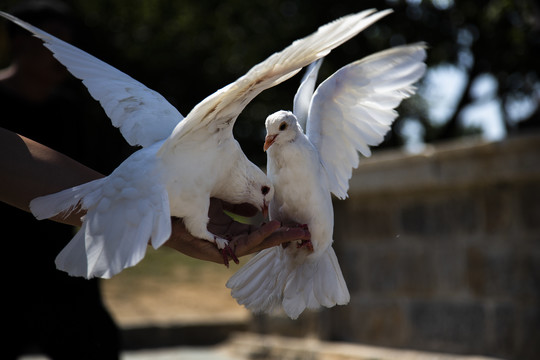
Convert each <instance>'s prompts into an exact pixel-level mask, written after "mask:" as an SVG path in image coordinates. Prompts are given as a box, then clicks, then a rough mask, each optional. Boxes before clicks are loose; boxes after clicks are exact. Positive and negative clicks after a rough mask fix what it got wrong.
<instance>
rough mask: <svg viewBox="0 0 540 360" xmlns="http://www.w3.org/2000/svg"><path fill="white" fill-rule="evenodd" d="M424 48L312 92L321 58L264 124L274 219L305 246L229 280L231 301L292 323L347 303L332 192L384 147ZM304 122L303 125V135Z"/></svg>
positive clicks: (385, 54)
mask: <svg viewBox="0 0 540 360" xmlns="http://www.w3.org/2000/svg"><path fill="white" fill-rule="evenodd" d="M425 57H426V52H425V46H424V45H423V44H414V45H408V46H400V47H395V48H392V49H389V50H386V51H382V52H379V53H376V54H373V55H371V56H368V57H366V58H364V59H362V60H360V61H357V62H354V63H351V64H349V65H347V66H345V67H343V68H341V69H340V70H338V71H337V72H336V73H334V74H333V75H332V76H331V77H329V78H328V79H326V80H325V81H324V82H323V83H321V85H319V87H318V88H317V90H316V91H315V93H314V94H313V89H314V86H315V82H316V78H317V72H318V68H319V66H320V62H321V61H322V59H321V60H318V61H317V62H316V63H314V64H312V65H310V67H309V68H308V69H307V71H306V75H305V76H304V78H303V80H302V83H301V85H300V88H299V90H298V92H297V94H296V96H295V99H294V113H292V112H289V111H279V112H277V113H275V114H272V115H270V116H269V117H268V118H267V119H266V131H267V136H266V142H265V146H264V148H265V149H266V150H267V154H268V177H269V178H270V180H271V181H272V184H273V185H274V189H275V194H274V199H273V200H272V202H271V203H270V218H271V219H276V220H280V221H282V222H283V223H285V224H287V223H300V224H307V226H308V228H309V231H310V233H311V246H312V248H313V249H312V250H311V248H310V245H309V244H306V243H300V244H297V245H296V244H291V245H289V246H287V247H274V248H270V249H266V250H263V251H261V252H260V253H258V254H257V255H256V256H254V257H253V258H252V259H250V260H249V261H248V263H247V264H246V265H245V266H244V267H242V268H241V269H240V270H239V271H238V272H236V273H235V274H234V275H233V276H232V277H231V279H230V280H229V281H228V283H227V286H228V287H229V288H231V289H232V291H231V293H232V295H233V297H235V298H236V299H237V301H238V302H239V303H240V304H243V305H245V306H246V307H247V308H248V309H251V310H252V311H254V312H271V311H273V310H274V309H278V308H280V307H282V308H283V309H284V310H285V312H286V313H287V314H288V316H289V317H291V318H293V319H295V318H297V317H298V316H299V315H300V314H301V313H302V312H303V311H304V310H305V309H306V308H309V309H315V308H318V307H320V306H326V307H332V306H334V305H343V304H347V303H348V302H349V298H350V296H349V292H348V290H347V285H346V284H345V281H344V279H343V275H342V273H341V269H340V267H339V264H338V261H337V258H336V255H335V253H334V250H333V248H332V246H331V245H332V242H333V240H332V233H333V226H334V221H333V220H334V214H333V207H332V199H331V193H333V194H334V195H336V196H337V197H338V198H340V199H343V198H345V197H347V190H348V188H349V179H350V178H351V175H352V169H353V168H355V167H357V166H358V162H359V156H358V151H360V152H361V153H362V154H363V155H364V156H370V154H371V153H370V150H369V146H375V145H378V144H380V143H381V142H382V140H383V139H384V135H385V134H386V133H387V131H388V130H389V129H390V126H391V124H392V122H393V121H394V119H395V118H396V117H397V112H396V111H395V110H394V108H396V107H397V106H398V105H399V103H400V102H401V101H402V100H403V99H404V98H407V97H409V96H410V95H412V94H413V93H414V91H415V88H414V87H413V84H414V83H415V82H416V81H418V80H419V79H420V78H421V77H422V75H423V74H424V72H425V64H424V59H425ZM301 124H305V126H306V133H305V134H304V131H303V127H302V125H301Z"/></svg>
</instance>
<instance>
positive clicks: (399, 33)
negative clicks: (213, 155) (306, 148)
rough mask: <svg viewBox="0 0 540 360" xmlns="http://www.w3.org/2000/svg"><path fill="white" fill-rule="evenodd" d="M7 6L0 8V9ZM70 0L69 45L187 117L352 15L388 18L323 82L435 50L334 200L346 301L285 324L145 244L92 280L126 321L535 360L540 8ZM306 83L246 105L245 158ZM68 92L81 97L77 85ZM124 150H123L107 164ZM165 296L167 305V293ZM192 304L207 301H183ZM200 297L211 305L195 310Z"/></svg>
mask: <svg viewBox="0 0 540 360" xmlns="http://www.w3.org/2000/svg"><path fill="white" fill-rule="evenodd" d="M18 3H20V1H9V0H1V1H0V9H1V10H3V11H9V9H10V8H11V7H12V6H14V5H17V4H18ZM64 3H65V4H68V5H69V6H70V7H71V9H72V11H73V14H74V16H75V18H76V19H77V21H76V25H77V33H76V37H75V40H74V41H73V43H74V44H75V45H76V46H78V47H80V48H81V49H83V50H85V51H87V52H89V53H91V54H93V55H94V56H96V57H98V58H99V59H101V60H103V61H105V62H107V63H109V64H111V65H113V66H115V67H116V68H118V69H119V70H121V71H123V72H125V73H127V74H129V75H130V76H132V77H134V78H135V79H137V80H139V81H140V82H142V83H143V84H145V85H146V86H148V87H149V88H151V89H153V90H156V91H158V92H159V93H161V94H162V95H163V96H164V97H165V98H167V99H168V100H169V101H170V102H171V103H172V104H173V105H175V106H176V107H177V108H178V110H179V111H180V112H181V113H182V114H183V115H187V113H188V112H189V111H190V110H191V109H192V108H193V106H195V105H196V104H197V103H198V102H200V101H201V100H202V99H204V98H205V97H206V96H208V95H210V94H212V93H213V92H214V91H216V90H217V89H219V88H221V87H223V86H226V85H227V84H229V83H230V82H232V81H234V80H235V79H237V78H238V77H240V76H242V75H243V74H244V73H245V72H247V71H248V70H249V69H250V68H251V67H252V66H253V65H255V64H257V63H258V62H260V61H262V60H264V59H265V58H267V57H268V56H269V55H271V54H272V53H274V52H276V51H280V50H281V49H283V48H284V47H286V46H287V45H289V44H290V43H291V42H292V41H294V40H296V39H298V38H301V37H303V36H306V35H308V34H310V33H312V32H313V31H314V30H315V29H316V28H317V27H319V26H320V25H322V24H325V23H327V22H329V21H332V20H334V19H336V18H338V17H340V16H343V15H346V14H349V13H352V12H358V11H361V10H364V9H367V8H378V9H385V8H392V9H394V13H393V14H391V15H389V16H387V17H385V18H384V19H382V20H381V21H379V22H377V23H376V24H374V25H373V26H371V27H369V28H368V29H367V30H365V31H364V32H362V33H361V34H360V35H358V36H356V37H355V38H354V39H352V40H350V41H348V42H347V43H345V44H344V45H342V46H340V47H339V48H338V49H336V50H334V51H333V52H332V53H331V54H330V55H329V56H328V57H327V58H326V60H325V62H324V64H323V66H322V68H321V71H320V75H319V79H325V78H326V77H327V76H329V75H330V74H332V73H333V72H335V71H336V70H337V69H339V68H340V67H342V66H344V65H346V64H348V63H350V62H352V61H355V60H358V59H360V58H362V57H364V56H366V55H369V54H371V53H373V52H375V51H379V50H382V49H386V48H388V47H391V46H396V45H401V44H405V43H412V42H417V41H424V42H426V43H427V44H428V46H429V50H428V58H427V64H428V71H427V73H426V75H425V77H424V78H423V79H422V81H421V82H420V83H419V84H418V93H417V95H416V96H414V97H412V98H411V99H408V100H407V101H404V102H403V103H402V105H401V106H400V107H399V109H398V111H399V114H400V116H399V118H398V119H397V120H396V122H395V124H394V126H393V128H392V132H391V133H389V134H388V136H387V138H386V140H385V141H384V143H383V144H381V145H380V146H379V147H377V148H376V149H373V150H374V156H373V157H372V158H371V159H365V160H363V161H362V164H361V166H360V168H359V169H358V171H356V172H355V174H354V177H353V179H352V181H351V190H350V192H349V194H350V199H348V200H345V201H341V202H336V204H335V208H336V230H335V233H336V236H335V240H336V245H335V247H336V251H337V252H338V258H339V259H340V263H341V264H342V268H343V272H344V275H345V277H346V280H347V283H348V284H349V287H350V290H351V295H352V300H351V304H350V305H348V306H344V307H339V308H335V309H330V310H325V311H322V312H317V313H307V314H305V315H303V316H302V317H301V318H300V319H299V320H298V321H296V322H290V321H288V320H287V319H285V318H283V317H280V316H273V317H267V316H258V317H252V316H251V315H250V314H248V313H247V312H245V311H244V309H242V308H240V307H238V306H237V305H236V304H235V303H234V300H231V299H230V296H228V292H227V291H226V289H225V288H224V282H225V281H226V279H227V278H228V276H230V274H231V273H232V271H234V268H233V269H231V270H228V271H227V272H224V271H223V269H222V267H217V266H216V265H214V264H200V262H197V261H192V260H190V259H187V258H184V257H183V256H182V255H180V254H176V253H171V252H167V250H163V251H162V252H159V251H158V252H153V251H150V254H149V255H148V256H147V258H146V259H145V260H144V261H143V263H142V264H141V265H140V266H137V267H135V268H134V269H129V270H126V271H125V272H124V273H122V274H120V275H119V276H117V277H115V278H113V279H111V280H109V281H106V282H104V284H102V286H103V288H104V289H105V291H104V295H105V297H106V300H107V303H108V305H109V306H110V307H111V308H112V311H113V316H115V317H116V319H117V321H119V322H120V323H121V325H125V326H126V327H128V328H129V327H131V328H134V327H137V326H139V327H140V326H142V325H141V322H144V323H146V324H147V323H149V322H150V323H152V321H154V323H153V325H155V324H161V325H163V324H168V326H171V323H174V322H175V321H177V322H182V321H183V322H186V321H187V322H196V321H197V319H200V318H201V317H202V318H204V319H205V320H204V321H209V318H214V319H215V318H220V317H222V319H228V320H226V321H233V322H235V321H236V323H239V324H247V325H246V326H248V329H249V330H250V331H255V332H260V333H282V334H283V333H286V334H288V335H291V336H300V337H305V336H308V335H309V336H315V337H317V338H321V339H323V340H339V341H346V342H353V343H365V344H374V345H381V346H389V347H393V348H415V349H420V350H430V351H440V352H450V353H460V354H461V353H463V354H470V353H472V354H483V355H491V356H497V357H501V358H509V359H533V358H537V356H540V346H539V344H540V312H539V309H540V307H539V306H540V301H539V298H540V266H539V264H540V231H539V230H540V226H539V225H538V224H539V223H540V205H539V204H540V189H539V185H538V184H539V179H540V176H539V168H540V166H539V165H540V161H539V160H538V155H539V147H538V143H539V140H540V137H539V136H537V134H538V128H539V127H540V108H539V101H540V78H539V71H540V65H539V57H538V54H540V6H539V5H538V3H537V2H536V1H533V0H516V1H508V0H491V1H452V0H431V1H429V0H424V1H422V0H386V1H333V2H312V1H307V0H306V1H302V0H297V1H294V0H289V1H283V0H264V1H263V0H252V1H249V2H245V1H235V0H230V1H194V0H182V1H172V0H152V1H151V0H134V1H133V0H130V1H107V0H93V1H84V0H71V1H64ZM4 23H5V22H4ZM8 49H9V46H8V39H7V36H6V35H5V31H3V29H2V30H0V68H2V67H4V66H7V65H8V64H9V62H10V53H9V51H8ZM301 75H302V73H300V74H299V75H297V76H295V77H294V78H292V79H291V80H289V81H287V82H285V83H283V84H281V85H279V86H277V87H275V88H273V89H269V90H267V91H265V92H264V93H262V94H261V95H260V96H258V97H257V98H256V99H254V100H253V101H252V103H251V104H249V105H248V107H247V108H246V110H245V111H244V112H243V113H242V114H241V116H240V118H239V120H238V122H237V124H236V126H235V129H234V131H235V136H236V138H237V139H238V141H239V142H240V144H241V146H242V148H243V150H244V152H245V153H246V154H247V156H248V157H249V158H250V159H251V160H252V161H253V162H255V163H256V164H258V165H260V166H264V165H265V163H266V157H265V154H264V153H263V152H262V143H263V141H264V119H265V118H266V116H267V115H268V114H271V113H273V112H275V111H277V110H280V109H291V108H292V100H293V96H294V93H295V91H296V89H297V86H298V85H299V82H300V77H301ZM69 86H71V87H72V88H74V89H77V90H76V91H81V92H84V88H83V87H82V85H80V84H79V82H78V81H75V80H72V81H71V82H70V84H69ZM88 100H89V102H88V104H87V105H85V106H88V108H89V109H90V110H88V111H89V112H90V113H91V114H92V116H91V119H90V120H85V121H89V125H87V127H88V128H90V130H89V131H90V133H91V132H92V131H93V132H94V133H95V134H96V136H98V135H97V134H100V135H101V134H102V133H101V131H99V130H95V129H100V128H104V127H106V125H103V124H107V119H106V117H105V115H104V113H103V112H102V111H101V110H100V107H99V105H98V104H97V103H92V102H91V99H90V96H89V95H88ZM98 118H100V120H97V119H98ZM93 122H95V123H96V124H98V123H99V124H101V125H96V126H95V127H93V125H92V123H93ZM93 128H94V130H91V129H93ZM110 138H111V139H112V140H110V141H111V143H116V142H121V141H122V140H121V139H120V138H115V135H110ZM129 151H130V150H122V151H118V157H117V159H115V161H116V162H119V161H121V160H122V158H123V157H124V156H125V154H127V153H129ZM121 154H122V155H121ZM120 155H121V156H120ZM105 160H106V161H109V162H110V161H111V159H110V158H107V159H104V158H101V159H100V158H96V159H95V160H94V161H95V164H96V165H95V167H99V164H100V162H101V161H105ZM88 165H91V166H94V164H93V163H90V164H88ZM111 166H114V164H112V165H111ZM112 168H114V167H112ZM102 171H106V170H102ZM160 251H161V250H160ZM179 266H180V267H179ZM201 274H202V275H201ZM198 276H202V277H201V278H199V277H198ZM171 279H173V280H171ZM201 279H202V280H201ZM159 284H162V285H163V286H158V285H159ZM190 284H191V285H190ZM201 284H202V285H201ZM188 285H189V286H188ZM206 285H209V286H206ZM145 286H146V287H145ZM183 286H185V287H183ZM137 288H140V289H139V290H140V291H138V292H137V291H136V290H137ZM171 288H176V289H177V290H178V291H177V294H176V295H171V296H167V292H166V291H168V290H171ZM197 291H200V292H201V293H197ZM131 292H133V294H132V293H131ZM135 293H136V294H135ZM186 294H187V295H186ZM189 294H201V295H200V297H197V296H195V297H194V300H189V299H187V297H189V296H192V295H189ZM212 294H214V295H212ZM215 294H220V295H215ZM151 295H156V296H157V295H159V296H158V297H159V298H160V299H161V301H163V298H168V300H167V301H166V302H167V303H159V302H157V301H158V300H156V299H155V298H152V296H151ZM143 298H144V301H140V302H137V299H143ZM201 298H206V299H207V298H213V299H214V300H216V299H220V300H219V301H216V302H214V303H210V302H209V304H207V307H204V306H206V305H204V304H201V301H199V300H197V299H201ZM190 301H191V302H190ZM143 303H144V304H143ZM191 303H193V305H189V304H191ZM216 303H217V304H216ZM145 304H146V305H145ZM154 304H161V305H157V306H156V305H154ZM220 304H221V306H220ZM223 304H226V305H223ZM201 306H202V309H201ZM197 307H199V308H197ZM197 309H198V310H197ZM141 314H146V315H145V316H146V317H145V316H140V315H141ZM174 314H180V315H177V318H176V317H175V315H174ZM182 314H183V315H182ZM190 314H191V315H190ZM193 314H198V315H193ZM216 314H219V315H216ZM199 315H200V317H198V316H199ZM203 315H204V316H203ZM141 319H142V320H141ZM175 319H176V320H175ZM231 319H232V320H231ZM242 326H244V325H242Z"/></svg>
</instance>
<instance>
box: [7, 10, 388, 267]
mask: <svg viewBox="0 0 540 360" xmlns="http://www.w3.org/2000/svg"><path fill="white" fill-rule="evenodd" d="M375 11H376V10H373V9H372V10H366V11H363V12H360V13H357V14H352V15H348V16H345V17H343V18H341V19H338V20H336V21H334V22H331V23H329V24H327V25H325V26H322V27H321V28H319V29H318V31H317V32H315V33H314V34H312V35H310V36H308V37H306V38H304V39H301V40H297V41H295V42H294V43H293V44H291V45H290V46H289V47H287V48H286V49H285V50H283V51H281V52H279V53H275V54H273V55H271V56H270V57H269V58H268V59H266V60H265V61H263V62H262V63H260V64H258V65H256V66H254V67H253V68H252V69H251V70H250V71H249V72H248V73H246V74H245V75H244V76H242V77H240V78H239V79H238V80H236V81H235V82H233V83H231V84H229V85H228V86H226V87H224V88H222V89H220V90H218V91H217V92H215V93H214V94H212V95H210V96H209V97H207V98H206V99H204V100H203V101H202V102H200V103H199V104H198V105H197V106H195V107H194V108H193V110H192V111H191V112H190V113H189V114H188V115H187V116H186V118H185V119H183V117H182V115H181V114H180V113H179V112H178V111H177V110H176V109H175V108H174V107H173V106H172V105H171V104H169V103H168V102H167V101H166V100H165V99H164V98H163V97H162V96H161V95H160V94H158V93H156V92H155V91H153V90H150V89H148V88H147V87H145V86H144V85H143V84H141V83H139V82H138V81H136V80H134V79H132V78H131V77H129V76H128V75H126V74H124V73H122V72H120V71H119V70H117V69H115V68H113V67H111V66H110V65H108V64H106V63H104V62H102V61H100V60H98V59H96V58H95V57H93V56H91V55H89V54H87V53H85V52H84V51H82V50H80V49H78V48H76V47H74V46H71V45H69V44H67V43H66V42H64V41H62V40H59V39H57V38H56V37H54V36H52V35H50V34H47V33H46V32H44V31H42V30H40V29H38V28H36V27H34V26H32V25H30V24H28V23H26V22H24V21H21V20H20V19H17V18H16V17H14V16H12V15H9V14H6V13H3V12H0V14H1V15H2V16H3V17H5V18H7V19H9V20H11V21H13V22H14V23H16V24H18V25H20V26H21V27H23V28H25V29H27V30H28V31H30V32H32V33H33V34H34V35H35V36H36V37H38V38H40V39H41V40H43V41H44V45H45V46H46V47H47V48H49V49H50V50H51V51H52V52H53V53H54V56H55V57H56V58H57V59H58V60H59V61H60V62H61V63H62V64H64V65H65V66H66V67H67V69H68V70H69V71H70V72H71V73H72V74H73V75H74V76H75V77H77V78H79V79H81V80H82V81H83V83H84V85H86V87H87V88H88V91H89V92H90V94H91V95H92V96H93V97H94V98H95V99H96V100H98V101H99V102H100V103H101V105H102V107H103V108H104V110H105V112H106V113H107V115H108V116H109V117H110V119H111V121H112V124H113V125H114V126H116V127H118V128H119V129H120V132H121V133H122V135H123V136H124V138H125V139H126V140H127V141H128V143H130V144H131V145H142V146H143V148H142V149H141V150H139V151H137V152H135V153H134V154H133V155H132V156H130V157H129V158H128V159H126V160H125V161H124V162H123V163H122V164H120V166H118V168H116V169H115V170H114V171H113V172H112V173H111V174H110V175H109V176H107V177H105V178H103V179H99V180H95V181H92V182H89V183H86V184H82V185H80V186H76V187H73V188H71V189H67V190H64V191H61V192H59V193H56V194H52V195H47V196H44V197H40V198H37V199H34V200H32V202H31V203H30V208H31V211H32V213H33V214H34V215H35V216H36V217H37V218H38V219H45V218H50V217H53V216H55V215H57V214H60V213H62V214H66V213H69V212H70V211H73V210H74V209H79V208H82V209H86V211H87V212H86V215H85V216H84V217H83V219H82V220H83V223H82V227H81V229H80V230H79V232H78V233H77V234H76V235H75V237H74V238H73V239H72V240H71V241H70V243H69V244H68V245H67V246H66V247H65V248H64V249H63V250H62V251H61V252H60V254H59V255H58V257H57V258H56V266H57V267H58V268H59V269H61V270H64V271H67V272H68V273H69V274H71V275H74V276H84V277H87V278H91V277H94V276H98V277H104V278H109V277H111V276H113V275H115V274H116V273H118V272H120V271H122V270H123V269H124V268H126V267H129V266H133V265H135V264H137V263H138V262H139V261H140V260H141V259H142V258H143V257H144V254H145V252H146V247H147V245H148V242H149V241H150V243H151V244H152V246H153V247H154V248H158V247H159V246H161V245H162V244H163V243H164V242H165V241H166V240H167V239H168V238H169V237H170V234H171V220H170V217H171V215H172V216H176V217H179V218H182V219H183V221H184V223H185V225H186V228H187V230H188V231H189V232H190V233H191V234H192V235H193V236H196V237H199V238H202V239H206V240H208V241H210V242H213V243H216V244H217V246H218V248H220V249H225V250H227V248H228V242H227V240H226V239H223V238H220V237H219V236H217V235H215V234H212V233H210V232H209V231H208V230H207V223H208V209H209V203H210V197H217V198H219V199H221V200H224V201H227V202H230V203H233V204H237V203H249V204H252V205H254V206H256V207H257V208H259V209H261V210H264V208H265V207H266V206H267V204H268V203H269V201H270V200H271V198H272V196H273V192H274V190H273V187H272V185H271V183H270V182H269V180H268V179H267V178H266V175H265V174H264V173H263V172H262V171H261V170H260V169H259V168H258V167H257V166H256V165H254V164H253V163H251V162H250V161H249V160H248V159H247V157H246V156H245V155H244V153H243V152H242V150H241V148H240V145H239V144H238V142H237V141H236V140H235V139H234V137H233V134H232V128H233V126H234V123H235V121H236V118H237V117H238V115H239V114H240V113H241V111H242V110H243V109H244V107H245V106H246V105H247V104H248V103H249V102H250V101H251V100H252V99H253V98H254V97H255V96H256V95H258V94H259V93H261V92H262V91H263V90H265V89H268V88H270V87H272V86H275V85H277V84H279V83H281V82H283V81H285V80H287V79H288V78H290V77H292V76H294V75H295V74H296V73H297V72H298V71H300V70H301V68H302V67H304V66H307V65H308V64H310V63H312V62H313V61H315V60H317V59H319V58H321V57H323V56H325V55H327V54H328V53H330V51H331V50H332V49H334V48H335V47H337V46H339V45H341V44H342V43H344V42H345V41H347V40H349V39H350V38H352V37H353V36H355V35H356V34H358V33H359V32H360V31H362V30H363V29H365V28H366V27H367V26H369V25H371V24H372V23H373V22H375V21H377V20H378V19H380V18H381V17H383V16H385V15H387V14H388V13H389V12H391V11H389V10H386V11H381V12H377V13H376V12H375ZM228 251H231V250H230V248H229V250H228ZM225 257H226V255H225Z"/></svg>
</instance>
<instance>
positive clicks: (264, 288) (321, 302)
mask: <svg viewBox="0 0 540 360" xmlns="http://www.w3.org/2000/svg"><path fill="white" fill-rule="evenodd" d="M227 287H228V288H230V289H231V295H232V296H233V297H234V298H235V299H236V300H237V302H238V303H239V304H240V305H244V306H245V307H246V308H247V309H249V310H251V311H252V312H254V313H259V312H266V313H270V312H272V311H274V310H275V309H277V308H279V307H280V306H281V307H283V309H284V310H285V312H286V313H287V315H288V316H289V317H290V318H291V319H296V318H298V316H299V315H300V314H301V313H302V312H303V311H304V310H305V309H306V308H308V309H317V308H319V307H320V306H325V307H333V306H335V305H345V304H347V303H348V302H349V300H350V295H349V291H348V289H347V285H346V284H345V280H344V279H343V274H342V273H341V269H340V267H339V264H338V261H337V258H336V254H335V252H334V249H333V248H332V247H331V246H329V247H328V248H327V250H326V251H325V252H324V253H323V254H322V255H321V256H320V257H318V258H317V259H313V260H311V259H309V257H308V258H307V259H306V261H304V262H303V263H300V264H298V263H295V260H294V258H293V257H291V256H290V255H288V254H287V252H286V251H284V250H283V249H282V248H281V247H279V246H278V247H274V248H271V249H266V250H263V251H261V252H260V253H258V254H257V255H256V256H254V257H253V258H252V259H250V260H249V261H248V262H247V264H246V265H244V266H243V267H242V268H241V269H240V270H238V271H237V272H236V273H235V274H234V275H233V276H232V277H231V278H230V279H229V281H228V282H227Z"/></svg>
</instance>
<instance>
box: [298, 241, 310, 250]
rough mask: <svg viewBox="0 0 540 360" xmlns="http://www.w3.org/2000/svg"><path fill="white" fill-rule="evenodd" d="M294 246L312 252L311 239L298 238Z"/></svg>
mask: <svg viewBox="0 0 540 360" xmlns="http://www.w3.org/2000/svg"><path fill="white" fill-rule="evenodd" d="M296 248H297V249H300V248H304V249H307V250H308V251H310V252H313V243H312V242H311V240H300V241H298V242H297V243H296Z"/></svg>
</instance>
